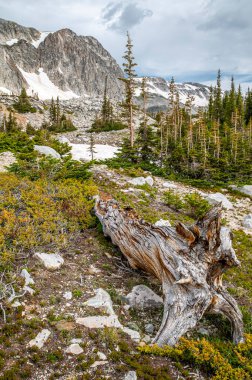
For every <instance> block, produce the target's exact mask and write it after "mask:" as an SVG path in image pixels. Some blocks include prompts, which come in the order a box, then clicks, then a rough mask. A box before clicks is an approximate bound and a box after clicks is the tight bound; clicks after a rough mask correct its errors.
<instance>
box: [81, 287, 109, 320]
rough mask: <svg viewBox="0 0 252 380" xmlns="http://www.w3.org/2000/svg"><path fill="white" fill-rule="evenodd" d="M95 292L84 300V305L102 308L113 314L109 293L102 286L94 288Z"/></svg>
mask: <svg viewBox="0 0 252 380" xmlns="http://www.w3.org/2000/svg"><path fill="white" fill-rule="evenodd" d="M95 292H96V295H95V296H94V297H92V298H90V299H89V300H87V301H86V302H84V305H87V306H91V307H95V308H99V309H103V310H104V311H105V313H107V314H109V315H114V314H115V312H114V309H113V305H112V301H111V298H110V295H109V294H108V293H107V292H106V291H105V290H104V289H102V288H99V289H96V291H95Z"/></svg>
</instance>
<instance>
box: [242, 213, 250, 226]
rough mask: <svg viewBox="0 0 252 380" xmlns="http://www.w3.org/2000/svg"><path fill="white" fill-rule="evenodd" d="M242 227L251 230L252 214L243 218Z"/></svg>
mask: <svg viewBox="0 0 252 380" xmlns="http://www.w3.org/2000/svg"><path fill="white" fill-rule="evenodd" d="M242 225H243V227H245V228H248V229H252V214H248V215H246V216H245V217H244V219H243V221H242Z"/></svg>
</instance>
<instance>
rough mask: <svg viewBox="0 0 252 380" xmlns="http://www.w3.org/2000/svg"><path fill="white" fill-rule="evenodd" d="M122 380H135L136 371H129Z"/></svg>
mask: <svg viewBox="0 0 252 380" xmlns="http://www.w3.org/2000/svg"><path fill="white" fill-rule="evenodd" d="M124 380H137V374H136V371H129V372H128V373H126V375H125V376H124Z"/></svg>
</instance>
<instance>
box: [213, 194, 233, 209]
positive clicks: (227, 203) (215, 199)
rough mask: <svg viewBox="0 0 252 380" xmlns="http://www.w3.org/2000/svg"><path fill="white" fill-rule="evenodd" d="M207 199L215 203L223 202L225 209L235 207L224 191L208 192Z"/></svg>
mask: <svg viewBox="0 0 252 380" xmlns="http://www.w3.org/2000/svg"><path fill="white" fill-rule="evenodd" d="M206 199H207V201H208V202H209V203H210V204H213V205H214V204H217V203H221V205H222V207H223V208H224V209H225V210H232V209H233V208H234V206H233V205H232V203H231V202H230V201H229V200H228V199H227V197H226V196H225V195H224V194H222V193H214V194H208V195H207V197H206Z"/></svg>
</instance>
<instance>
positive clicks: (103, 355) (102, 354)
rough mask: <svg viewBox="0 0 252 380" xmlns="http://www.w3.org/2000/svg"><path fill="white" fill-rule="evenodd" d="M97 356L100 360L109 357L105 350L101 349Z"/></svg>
mask: <svg viewBox="0 0 252 380" xmlns="http://www.w3.org/2000/svg"><path fill="white" fill-rule="evenodd" d="M97 356H98V358H99V359H100V360H106V359H107V356H106V355H105V354H104V353H103V352H100V351H98V352H97Z"/></svg>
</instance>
